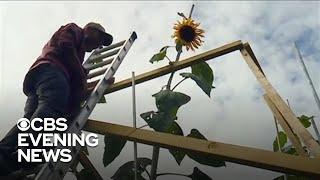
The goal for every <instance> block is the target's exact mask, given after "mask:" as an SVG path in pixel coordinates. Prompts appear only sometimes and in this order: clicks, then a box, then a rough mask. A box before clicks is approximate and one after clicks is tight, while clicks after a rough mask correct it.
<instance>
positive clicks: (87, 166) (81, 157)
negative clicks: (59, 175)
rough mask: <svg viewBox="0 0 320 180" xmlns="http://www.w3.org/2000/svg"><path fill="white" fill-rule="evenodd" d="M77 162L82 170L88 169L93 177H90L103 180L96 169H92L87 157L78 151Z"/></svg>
mask: <svg viewBox="0 0 320 180" xmlns="http://www.w3.org/2000/svg"><path fill="white" fill-rule="evenodd" d="M78 158H79V161H80V163H81V165H82V166H83V168H85V169H88V170H90V171H92V174H93V175H94V177H92V178H93V179H95V180H103V178H102V176H101V175H100V174H99V172H98V171H97V169H96V168H95V167H94V165H93V164H92V163H91V161H90V159H89V158H88V157H87V155H86V154H85V153H84V152H83V151H80V152H79V154H78Z"/></svg>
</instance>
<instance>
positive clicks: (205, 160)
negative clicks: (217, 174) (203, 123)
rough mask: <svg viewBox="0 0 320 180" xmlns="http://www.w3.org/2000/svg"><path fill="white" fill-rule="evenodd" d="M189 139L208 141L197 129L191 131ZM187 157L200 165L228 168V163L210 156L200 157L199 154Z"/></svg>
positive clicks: (191, 154) (190, 154)
mask: <svg viewBox="0 0 320 180" xmlns="http://www.w3.org/2000/svg"><path fill="white" fill-rule="evenodd" d="M187 137H191V138H196V139H203V140H207V138H206V137H204V136H203V135H202V134H201V133H200V132H199V131H198V130H197V129H191V132H190V134H189V135H187ZM187 155H188V156H189V157H190V158H191V159H193V160H195V161H197V162H198V163H200V164H204V165H208V166H213V167H221V166H226V163H225V162H224V161H222V160H218V159H215V158H212V157H210V156H204V155H199V154H197V153H187Z"/></svg>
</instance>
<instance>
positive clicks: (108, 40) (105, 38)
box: [84, 22, 113, 46]
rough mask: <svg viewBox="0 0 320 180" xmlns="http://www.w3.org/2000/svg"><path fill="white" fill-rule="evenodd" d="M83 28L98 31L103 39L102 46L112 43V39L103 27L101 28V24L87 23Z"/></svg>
mask: <svg viewBox="0 0 320 180" xmlns="http://www.w3.org/2000/svg"><path fill="white" fill-rule="evenodd" d="M84 28H93V29H96V30H98V31H100V32H101V34H102V38H103V39H102V44H103V45H104V46H109V45H110V44H111V43H112V41H113V37H112V36H111V35H110V34H108V33H106V30H105V29H104V27H103V26H101V24H99V23H95V22H89V23H88V24H87V25H85V26H84Z"/></svg>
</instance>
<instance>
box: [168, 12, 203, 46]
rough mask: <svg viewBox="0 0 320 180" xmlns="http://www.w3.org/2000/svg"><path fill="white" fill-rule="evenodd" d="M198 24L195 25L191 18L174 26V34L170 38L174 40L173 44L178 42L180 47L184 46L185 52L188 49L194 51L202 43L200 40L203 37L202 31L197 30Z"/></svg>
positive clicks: (184, 19)
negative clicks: (180, 44)
mask: <svg viewBox="0 0 320 180" xmlns="http://www.w3.org/2000/svg"><path fill="white" fill-rule="evenodd" d="M199 25H200V23H196V22H195V21H194V20H193V19H191V18H183V20H182V21H181V22H180V21H178V22H177V23H175V24H174V26H173V29H174V30H175V31H174V34H173V35H172V38H175V42H176V43H178V42H179V41H180V42H181V43H182V45H184V46H186V49H187V51H188V50H189V49H191V50H193V51H194V50H195V49H197V48H198V47H199V46H201V45H202V43H203V42H204V41H203V40H201V38H203V37H204V35H203V34H204V30H203V29H200V28H199Z"/></svg>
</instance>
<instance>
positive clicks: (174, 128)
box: [166, 122, 186, 165]
mask: <svg viewBox="0 0 320 180" xmlns="http://www.w3.org/2000/svg"><path fill="white" fill-rule="evenodd" d="M166 133H170V134H175V135H179V136H183V131H182V129H181V127H180V126H179V124H178V123H177V122H173V123H172V125H171V127H170V128H169V129H167V131H166ZM169 152H170V153H171V155H172V156H173V157H174V159H175V160H176V162H177V163H178V164H179V165H180V164H181V161H182V160H183V158H184V156H185V155H186V153H185V152H183V151H179V150H174V149H169Z"/></svg>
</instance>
